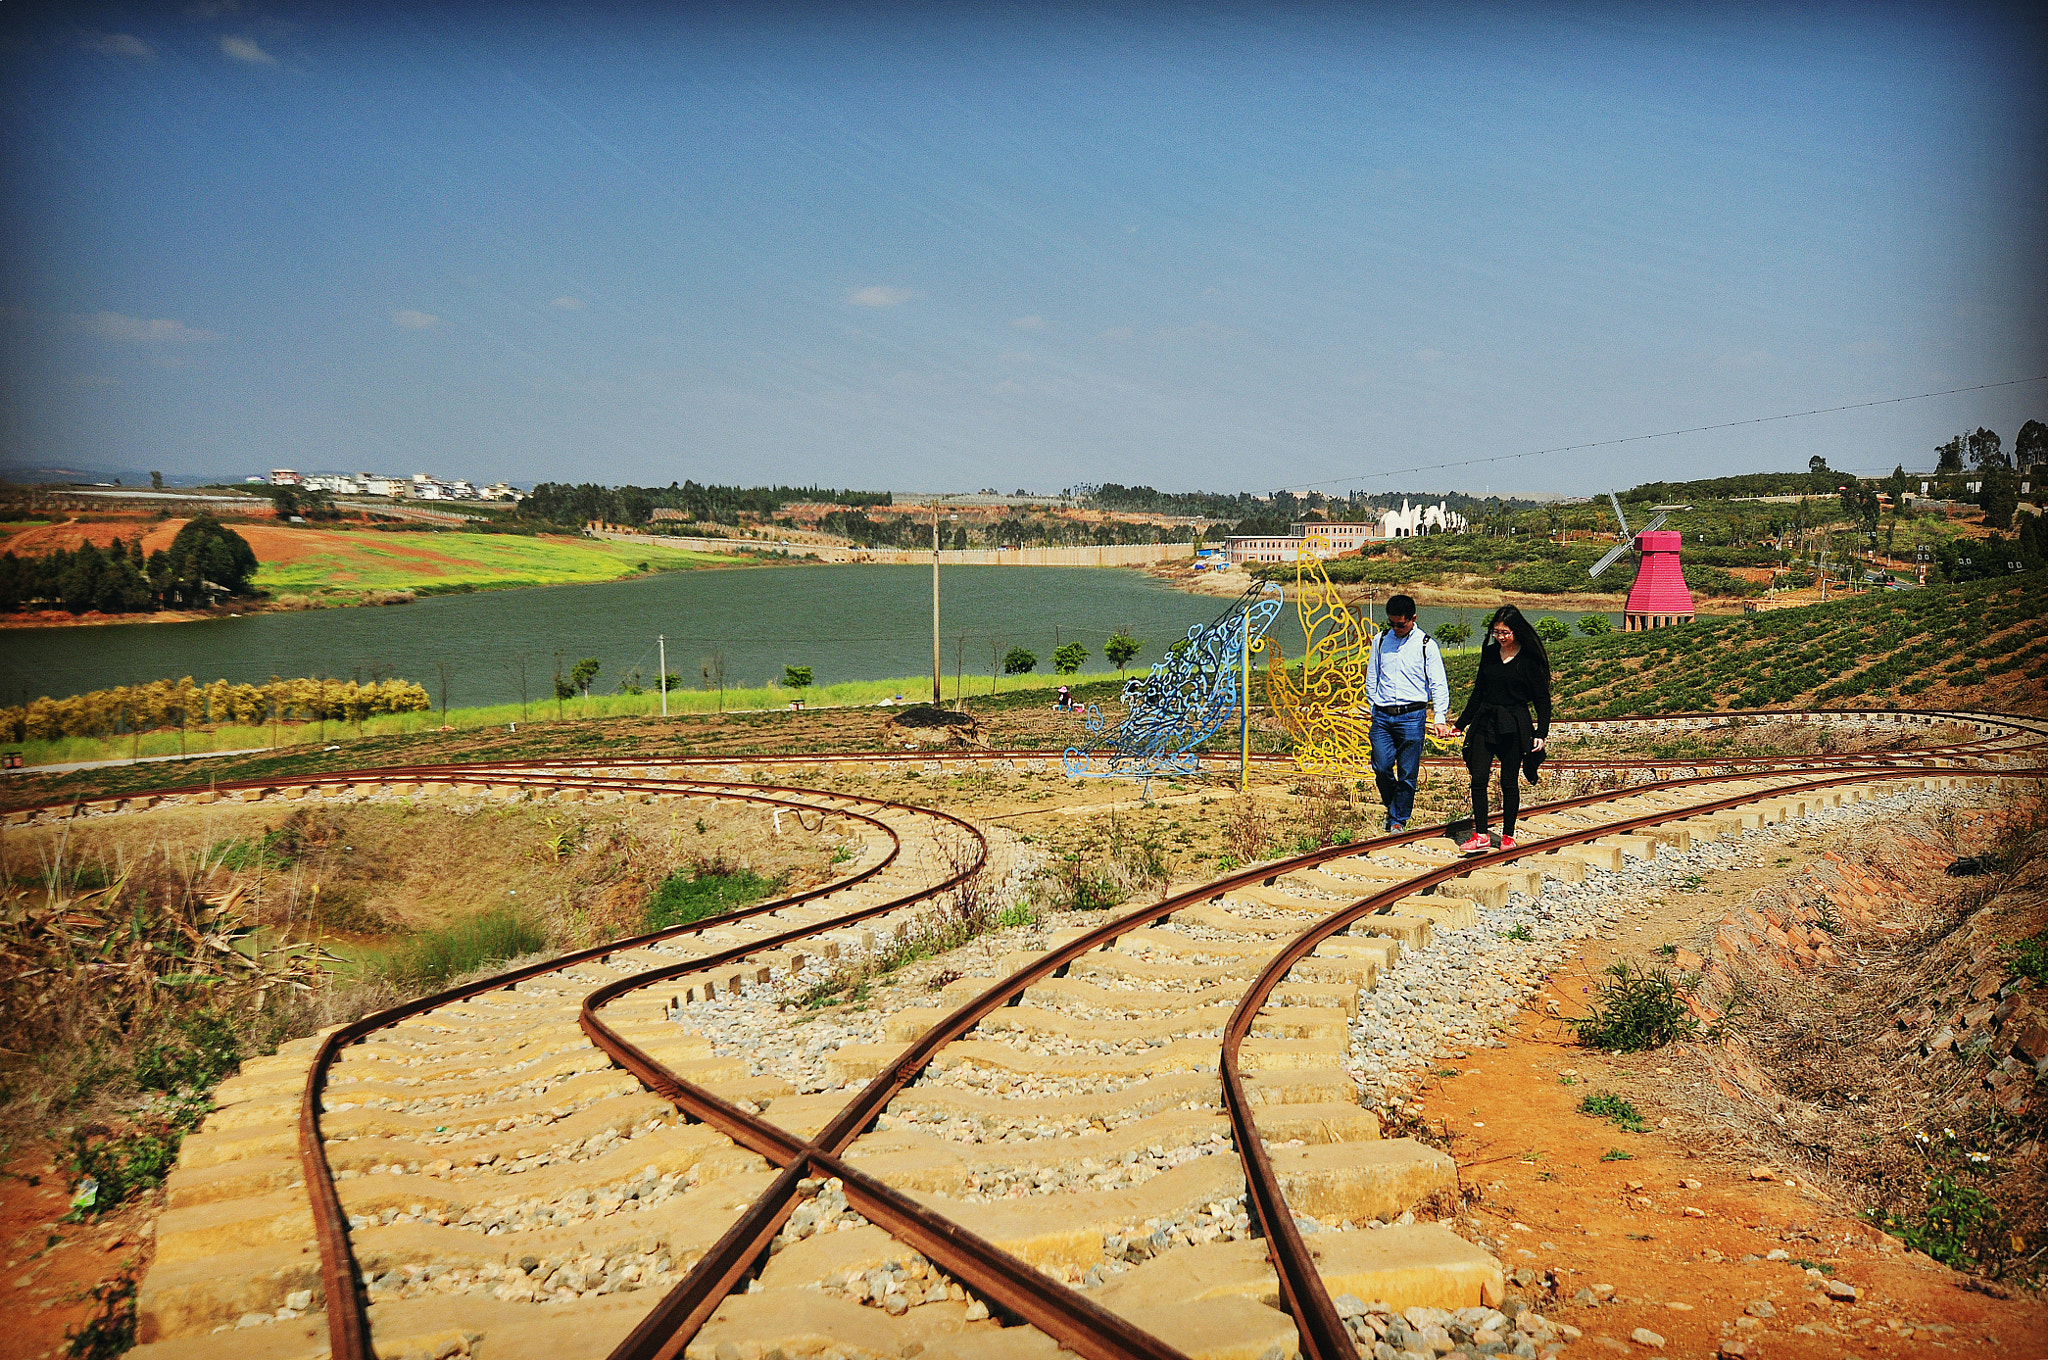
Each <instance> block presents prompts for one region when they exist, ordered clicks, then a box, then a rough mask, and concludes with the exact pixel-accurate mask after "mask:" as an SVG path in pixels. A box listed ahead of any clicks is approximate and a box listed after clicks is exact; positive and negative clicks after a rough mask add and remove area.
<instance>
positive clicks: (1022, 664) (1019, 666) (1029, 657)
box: [1003, 647, 1038, 675]
mask: <svg viewBox="0 0 2048 1360" xmlns="http://www.w3.org/2000/svg"><path fill="white" fill-rule="evenodd" d="M1037 668H1038V657H1037V654H1036V653H1033V652H1030V651H1027V650H1026V649H1024V648H1022V647H1012V648H1011V649H1010V650H1009V651H1007V652H1005V653H1003V674H1004V675H1028V674H1030V673H1031V672H1032V671H1034V670H1036V669H1037Z"/></svg>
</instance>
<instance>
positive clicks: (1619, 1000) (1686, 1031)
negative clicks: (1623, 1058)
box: [1568, 960, 1699, 1053]
mask: <svg viewBox="0 0 2048 1360" xmlns="http://www.w3.org/2000/svg"><path fill="white" fill-rule="evenodd" d="M1605 972H1606V975H1607V977H1608V978H1609V979H1610V981H1607V982H1603V983H1601V984H1600V991H1599V994H1598V995H1597V996H1596V997H1595V998H1594V1000H1593V1009H1592V1011H1591V1012H1590V1013H1589V1014H1587V1015H1586V1016H1584V1017H1583V1018H1581V1019H1578V1020H1573V1021H1570V1022H1568V1023H1569V1024H1570V1025H1571V1027H1572V1029H1573V1030H1574V1031H1575V1032H1576V1033H1577V1036H1578V1041H1579V1042H1580V1043H1581V1044H1584V1045H1585V1046H1586V1047H1588V1048H1603V1049H1606V1050H1607V1051H1608V1052H1610V1053H1636V1052H1639V1051H1641V1050H1643V1049H1646V1048H1662V1047H1663V1046H1664V1045H1665V1044H1668V1043H1670V1042H1671V1041H1672V1040H1674V1039H1684V1038H1688V1037H1690V1036H1691V1035H1693V1034H1694V1033H1696V1032H1697V1031H1698V1029H1699V1022H1698V1021H1697V1020H1695V1019H1694V1018H1693V1016H1692V1012H1691V1011H1690V1010H1689V1009H1687V1007H1686V997H1685V994H1684V993H1683V992H1682V991H1681V990H1680V989H1679V985H1678V983H1676V982H1674V981H1673V980H1672V977H1671V974H1670V972H1669V971H1667V970H1666V969H1663V968H1643V967H1639V966H1637V965H1634V964H1631V963H1629V962H1627V961H1626V960H1624V961H1622V962H1620V963H1614V964H1609V965H1608V967H1607V968H1606V970H1605Z"/></svg>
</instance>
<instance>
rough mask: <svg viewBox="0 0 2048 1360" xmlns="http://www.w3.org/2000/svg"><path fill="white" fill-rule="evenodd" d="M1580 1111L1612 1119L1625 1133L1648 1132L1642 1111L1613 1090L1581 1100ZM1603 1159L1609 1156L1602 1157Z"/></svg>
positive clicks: (1594, 1093)
mask: <svg viewBox="0 0 2048 1360" xmlns="http://www.w3.org/2000/svg"><path fill="white" fill-rule="evenodd" d="M1579 1113H1580V1114H1589V1115H1592V1116H1593V1117H1594V1118H1596V1119H1611V1120H1613V1121H1614V1123H1615V1125H1616V1126H1617V1127H1619V1128H1620V1129H1621V1130H1622V1131H1623V1132H1625V1133H1648V1132H1649V1131H1650V1126H1649V1125H1647V1124H1645V1123H1644V1122H1643V1116H1642V1112H1641V1111H1639V1110H1638V1109H1636V1107H1635V1106H1633V1105H1631V1104H1629V1103H1628V1102H1627V1101H1626V1100H1623V1099H1622V1098H1621V1097H1620V1096H1618V1095H1615V1094H1614V1093H1613V1092H1612V1091H1595V1092H1593V1094H1591V1095H1589V1096H1587V1097H1586V1098H1585V1099H1584V1100H1581V1101H1580V1102H1579ZM1601 1160H1602V1161H1605V1160H1607V1158H1604V1157H1603V1158H1602V1159H1601Z"/></svg>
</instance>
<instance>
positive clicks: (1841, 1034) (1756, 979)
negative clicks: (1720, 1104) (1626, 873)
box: [1709, 796, 2048, 1279]
mask: <svg viewBox="0 0 2048 1360" xmlns="http://www.w3.org/2000/svg"><path fill="white" fill-rule="evenodd" d="M1994 826H1995V830H1994V831H1993V833H1992V834H1991V835H1989V836H1988V837H1987V836H1986V835H1985V834H1984V830H1983V827H1982V824H1981V823H1980V824H1979V827H1978V829H1977V831H1976V832H1975V834H1972V832H1971V829H1970V818H1969V816H1968V814H1967V813H1965V812H1963V811H1961V810H1959V809H1956V808H1954V807H1950V808H1946V809H1943V810H1942V812H1941V813H1938V814H1936V815H1935V816H1933V817H1931V818H1928V819H1925V820H1924V821H1921V822H1918V823H1916V824H1914V825H1909V826H1902V827H1900V828H1899V831H1900V833H1901V835H1902V836H1909V837H1917V838H1920V839H1923V840H1933V841H1936V842H1937V843H1944V844H1946V845H1947V846H1948V847H1949V848H1950V849H1951V850H1952V851H1953V852H1954V854H1956V855H1957V856H1962V855H1965V854H1983V853H1988V854H1990V855H1991V856H1992V857H1993V859H1994V862H1995V863H1996V864H1997V866H1998V868H1997V871H1996V872H1994V873H1991V874H1987V875H1984V876H1982V877H1978V878H1968V879H1960V880H1947V881H1946V882H1945V883H1943V884H1942V885H1940V886H1941V891H1940V892H1939V893H1938V895H1937V897H1936V899H1935V902H1934V905H1933V906H1932V907H1930V908H1929V909H1927V910H1926V911H1925V912H1924V913H1923V914H1922V915H1921V917H1920V919H1919V920H1917V922H1915V923H1914V928H1913V929H1911V930H1909V931H1907V932H1904V933H1900V934H1895V935H1869V936H1862V937H1856V936H1848V935H1844V936H1839V937H1838V938H1837V941H1836V943H1837V947H1838V948H1840V949H1842V950H1843V951H1844V952H1845V953H1846V954H1847V955H1848V956H1849V958H1850V959H1851V960H1852V961H1853V966H1838V967H1836V968H1833V969H1830V970H1828V971H1827V972H1825V973H1823V974H1820V975H1817V976H1815V977H1813V978H1810V979H1801V978H1798V977H1796V976H1789V975H1787V974H1784V973H1759V974H1757V975H1754V976H1748V977H1744V978H1741V979H1740V980H1739V981H1738V984H1737V985H1738V990H1739V993H1740V996H1739V998H1738V1004H1735V1005H1733V1006H1731V1007H1730V1014H1729V1016H1728V1019H1727V1022H1726V1023H1727V1025H1728V1027H1729V1028H1730V1029H1732V1030H1734V1031H1735V1032H1736V1033H1737V1034H1738V1035H1739V1041H1740V1042H1739V1048H1738V1049H1737V1050H1735V1051H1736V1052H1739V1053H1740V1054H1742V1055H1746V1056H1747V1058H1748V1060H1750V1061H1753V1062H1754V1063H1756V1065H1757V1066H1758V1067H1759V1068H1760V1069H1761V1070H1762V1072H1763V1074H1764V1076H1765V1077H1766V1078H1767V1079H1768V1083H1769V1085H1768V1088H1767V1089H1768V1090H1769V1091H1770V1092H1771V1093H1773V1094H1772V1095H1771V1096H1770V1097H1768V1098H1766V1099H1764V1100H1762V1101H1758V1100H1755V1099H1751V1100H1745V1101H1738V1102H1735V1104H1734V1106H1733V1108H1732V1109H1729V1110H1727V1111H1725V1112H1724V1113H1723V1115H1722V1119H1723V1121H1724V1125H1725V1124H1733V1125H1734V1126H1736V1127H1737V1128H1738V1129H1739V1131H1740V1132H1741V1133H1742V1134H1743V1135H1746V1136H1747V1138H1748V1139H1749V1140H1750V1141H1752V1142H1753V1143H1754V1144H1755V1145H1757V1146H1760V1147H1766V1148H1773V1149H1776V1150H1777V1152H1778V1155H1779V1156H1780V1157H1781V1158H1782V1159H1783V1160H1784V1161H1786V1162H1787V1163H1789V1164H1792V1165H1798V1166H1801V1167H1804V1168H1806V1169H1807V1170H1808V1172H1809V1173H1812V1174H1815V1175H1817V1176H1819V1177H1820V1178H1822V1179H1823V1180H1825V1181H1827V1182H1829V1183H1831V1184H1832V1185H1833V1186H1834V1187H1835V1188H1836V1189H1837V1190H1838V1191H1839V1192H1840V1193H1842V1194H1844V1195H1846V1196H1848V1197H1850V1198H1851V1199H1853V1200H1855V1201H1857V1202H1860V1203H1861V1204H1863V1205H1864V1206H1866V1207H1867V1208H1868V1209H1869V1210H1870V1211H1871V1212H1872V1213H1873V1214H1875V1215H1877V1216H1879V1217H1880V1218H1881V1219H1882V1220H1883V1221H1884V1222H1886V1223H1887V1225H1888V1226H1890V1227H1891V1229H1892V1230H1893V1231H1894V1232H1896V1233H1900V1234H1901V1235H1908V1234H1911V1233H1915V1232H1922V1233H1928V1234H1931V1236H1928V1237H1927V1238H1926V1241H1928V1242H1931V1243H1934V1244H1936V1245H1935V1247H1932V1248H1929V1249H1933V1250H1936V1254H1937V1255H1943V1254H1944V1253H1945V1254H1946V1256H1947V1257H1949V1258H1952V1262H1953V1263H1954V1264H1958V1265H1964V1266H1974V1268H1976V1269H1978V1270H1980V1271H1982V1272H1984V1273H1987V1274H1992V1275H1998V1276H2009V1277H2017V1278H2022V1279H2025V1278H2034V1277H2038V1276H2039V1274H2040V1272H2041V1269H2042V1262H2043V1260H2044V1255H2048V1153H2044V1150H2043V1141H2044V1138H2048V1099H2043V1098H2042V1096H2041V1095H2040V1094H2039V1093H2038V1090H2037V1093H2036V1096H2035V1099H2034V1101H2033V1103H2032V1105H2031V1107H2029V1108H2027V1109H2024V1110H2023V1111H2021V1112H2020V1113H2017V1114H2014V1113H2010V1112H2008V1111H2007V1110H2005V1109H2002V1108H2000V1107H1999V1106H1998V1104H1996V1103H1995V1101H1994V1100H1993V1098H1992V1093H1991V1092H1990V1091H1989V1090H1987V1089H1986V1085H1985V1078H1986V1077H1987V1075H1989V1068H1988V1060H1987V1059H1979V1058H1977V1057H1976V1056H1975V1055H1974V1054H1971V1053H1968V1052H1966V1053H1964V1054H1962V1055H1958V1056H1956V1057H1955V1058H1950V1057H1948V1055H1946V1054H1936V1055H1934V1056H1932V1057H1928V1058H1923V1057H1922V1056H1921V1054H1920V1053H1919V1051H1918V1045H1919V1043H1920V1041H1921V1040H1922V1038H1923V1037H1924V1035H1925V1034H1926V1033H1929V1032H1932V1031H1934V1030H1938V1029H1940V1028H1941V1027H1942V1026H1943V1025H1944V1023H1945V1022H1946V1021H1947V1020H1949V1019H1952V1018H1953V1015H1954V1013H1955V1012H1956V1011H1957V1010H1959V1009H1963V1008H1965V1007H1967V1006H1969V1005H1973V1004H1976V1003H1975V1002H1974V1001H1973V1000H1972V999H1971V997H1970V993H1971V991H1972V989H1974V988H1975V987H1976V986H1977V985H1978V984H1979V983H1980V982H1981V981H1984V980H1986V979H1989V980H1990V981H1991V982H1992V983H1994V984H1996V983H2001V982H2009V980H2010V977H2011V961H2010V954H2009V953H2008V952H2007V946H2008V944H2009V942H2010V941H2013V940H2016V939H2020V938H2024V937H2026V936H2029V935H2032V934H2034V933H2036V932H2039V931H2040V930H2042V929H2043V927H2044V926H2048V803H2044V802H2043V801H2042V800H2041V799H2040V798H2039V797H2038V796H2036V797H2033V798H2030V799H2026V800H2022V801H2020V802H2017V803H2014V804H2009V805H2006V806H2005V807H2003V808H2001V809H1999V810H1998V815H1997V817H1996V819H1995V823H1994ZM1842 848H1843V849H1845V850H1848V851H1850V853H1857V850H1856V848H1855V847H1842ZM1859 857H1861V858H1864V859H1866V860H1870V861H1872V862H1873V867H1876V868H1879V869H1882V870H1889V871H1890V873H1891V874H1892V876H1894V877H1895V878H1898V879H1900V880H1901V881H1904V876H1905V875H1906V874H1908V873H1909V872H1914V873H1917V872H1918V871H1917V869H1916V870H1912V871H1909V870H1908V869H1907V868H1906V866H1905V865H1904V863H1903V861H1901V862H1899V863H1895V864H1887V863H1886V862H1885V861H1886V860H1887V858H1888V854H1887V850H1886V848H1885V847H1882V846H1876V847H1869V846H1866V847H1863V848H1862V850H1861V852H1860V856H1859ZM1793 890H1794V891H1796V890H1797V889H1796V888H1795V889H1793ZM1721 1000H1722V1001H1723V1002H1724V1003H1725V1002H1727V1001H1729V1000H1730V998H1725V997H1724V998H1721ZM1921 1017H1924V1018H1921ZM1902 1026H1903V1027H1902ZM1709 1060H1710V1064H1711V1063H1715V1062H1720V1061H1724V1060H1725V1056H1724V1055H1719V1054H1710V1055H1709ZM2018 1079H2019V1080H2020V1081H2022V1082H2025V1083H2028V1084H2032V1083H2033V1081H2034V1079H2033V1077H2032V1076H2031V1074H2023V1075H2021V1076H2020V1077H2019V1078H2018ZM1724 1131H1725V1128H1724ZM1957 1204H1962V1205H1964V1206H1965V1208H1964V1209H1962V1210H1961V1211H1956V1207H1955V1206H1956V1205H1957ZM1909 1240H1912V1238H1911V1237H1910V1236H1909ZM1944 1243H1945V1244H1946V1246H1945V1247H1943V1246H1942V1244H1944ZM1915 1245H1921V1243H1918V1242H1916V1243H1915Z"/></svg>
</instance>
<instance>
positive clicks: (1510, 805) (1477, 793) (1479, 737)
mask: <svg viewBox="0 0 2048 1360" xmlns="http://www.w3.org/2000/svg"><path fill="white" fill-rule="evenodd" d="M1495 761H1499V762H1500V832H1501V834H1502V835H1503V836H1512V835H1514V834H1515V814H1516V813H1518V812H1520V811H1521V810H1522V785H1521V782H1520V776H1521V773H1522V753H1521V752H1520V751H1519V750H1517V749H1515V746H1514V741H1513V738H1509V739H1508V740H1507V741H1506V742H1505V743H1503V744H1501V745H1499V746H1496V745H1494V743H1493V741H1490V740H1488V737H1487V734H1486V733H1484V732H1479V731H1474V732H1472V733H1470V734H1469V735H1468V736H1467V737H1466V738H1465V768H1466V770H1468V771H1469V772H1470V773H1471V775H1472V822H1473V831H1474V833H1475V834H1477V835H1481V836H1483V835H1485V834H1486V784H1487V781H1488V780H1489V779H1491V778H1492V776H1493V766H1494V762H1495Z"/></svg>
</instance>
